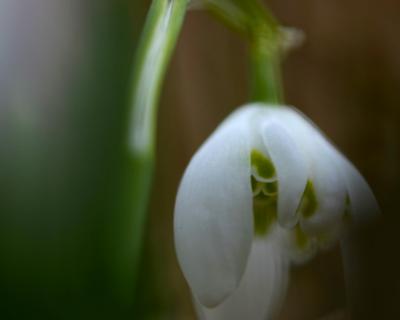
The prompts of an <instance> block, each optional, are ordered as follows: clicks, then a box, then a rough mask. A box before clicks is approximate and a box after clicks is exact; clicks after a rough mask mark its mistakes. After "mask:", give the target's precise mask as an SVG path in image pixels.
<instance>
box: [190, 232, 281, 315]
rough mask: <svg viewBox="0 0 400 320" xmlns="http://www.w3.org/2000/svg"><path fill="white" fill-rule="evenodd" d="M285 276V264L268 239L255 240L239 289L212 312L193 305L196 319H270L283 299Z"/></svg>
mask: <svg viewBox="0 0 400 320" xmlns="http://www.w3.org/2000/svg"><path fill="white" fill-rule="evenodd" d="M288 276H289V272H288V261H287V260H286V258H285V257H284V256H283V255H282V253H281V250H280V249H279V246H276V245H275V243H273V240H272V239H270V238H268V239H256V240H254V242H253V245H252V249H251V253H250V257H249V261H248V265H247V267H246V272H245V274H244V276H243V279H242V282H241V283H240V286H239V288H238V289H237V290H236V291H234V292H233V294H232V295H231V296H230V297H229V298H228V299H227V300H225V301H224V302H223V303H222V304H221V305H218V306H217V307H215V308H213V309H208V308H206V307H202V306H201V305H199V304H197V306H196V307H197V311H198V313H199V316H200V319H202V320H243V319H251V320H265V319H271V318H272V317H274V316H276V313H277V312H278V311H279V309H280V306H281V304H282V302H283V298H284V297H285V293H286V289H287V283H288Z"/></svg>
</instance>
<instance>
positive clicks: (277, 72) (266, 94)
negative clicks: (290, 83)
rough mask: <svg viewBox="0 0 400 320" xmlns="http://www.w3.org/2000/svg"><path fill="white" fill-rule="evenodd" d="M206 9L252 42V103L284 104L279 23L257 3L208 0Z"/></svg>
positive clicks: (250, 59) (250, 68) (237, 0)
mask: <svg viewBox="0 0 400 320" xmlns="http://www.w3.org/2000/svg"><path fill="white" fill-rule="evenodd" d="M205 8H206V9H208V10H209V11H210V12H211V13H212V14H213V15H215V16H216V17H217V18H218V19H220V20H221V21H222V22H224V23H225V24H226V25H228V26H229V27H231V28H232V29H233V30H235V31H237V32H239V33H240V34H241V35H243V36H244V37H245V38H246V39H247V40H248V41H249V71H250V100H252V101H256V102H265V103H268V104H275V105H279V104H281V103H282V101H283V86H282V76H281V56H282V52H281V43H280V42H281V34H280V29H279V23H278V22H277V21H276V19H275V18H274V17H273V16H272V14H271V13H270V12H269V11H268V10H267V8H265V6H264V5H263V4H262V3H260V2H259V1H257V0H250V1H242V0H218V1H214V0H208V1H206V2H205Z"/></svg>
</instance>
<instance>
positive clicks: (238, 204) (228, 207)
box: [174, 109, 253, 306]
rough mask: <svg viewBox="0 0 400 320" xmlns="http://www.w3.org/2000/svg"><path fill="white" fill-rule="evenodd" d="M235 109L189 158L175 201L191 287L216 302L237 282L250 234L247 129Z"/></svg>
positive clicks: (176, 225) (179, 245)
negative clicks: (190, 158)
mask: <svg viewBox="0 0 400 320" xmlns="http://www.w3.org/2000/svg"><path fill="white" fill-rule="evenodd" d="M244 110H245V109H242V110H239V111H238V112H236V113H235V114H234V115H233V116H231V117H230V118H228V119H227V120H226V121H225V123H224V124H223V125H222V126H221V127H220V128H218V129H217V130H216V132H215V133H214V134H213V135H212V136H211V137H210V138H209V139H208V140H207V141H206V142H205V144H204V145H203V146H202V147H201V148H200V150H199V151H198V152H197V153H196V154H195V155H194V157H193V158H192V160H191V162H190V164H189V166H188V168H187V169H186V172H185V174H184V176H183V179H182V182H181V185H180V187H179V191H178V195H177V199H176V205H175V221H174V228H175V246H176V252H177V255H178V260H179V262H180V265H181V268H182V270H183V273H184V276H185V278H186V280H187V281H188V283H189V285H190V287H191V289H192V291H193V292H194V294H195V296H196V297H197V298H198V300H199V301H200V302H201V303H202V304H203V305H206V306H215V305H217V304H219V303H220V302H221V301H222V300H223V299H225V298H226V297H227V296H228V295H229V294H230V293H231V292H232V291H233V290H235V289H236V287H237V286H238V284H239V281H240V279H241V277H242V275H243V272H244V270H245V267H246V262H247V257H248V254H249V252H250V247H251V241H252V236H253V220H252V213H251V212H252V191H251V187H250V159H249V148H248V143H247V141H248V135H249V134H250V133H249V131H248V130H247V129H246V125H245V124H246V119H245V118H246V111H244Z"/></svg>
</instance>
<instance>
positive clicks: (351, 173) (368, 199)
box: [338, 154, 380, 224]
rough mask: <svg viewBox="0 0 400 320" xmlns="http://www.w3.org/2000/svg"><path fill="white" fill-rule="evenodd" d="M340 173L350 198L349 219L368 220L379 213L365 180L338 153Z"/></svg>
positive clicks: (363, 221)
mask: <svg viewBox="0 0 400 320" xmlns="http://www.w3.org/2000/svg"><path fill="white" fill-rule="evenodd" d="M338 161H339V163H340V164H341V174H342V178H343V179H344V181H345V183H346V186H347V192H348V195H349V198H350V214H351V219H352V220H353V221H354V222H355V223H356V224H359V223H365V222H370V221H371V220H372V219H374V218H376V216H377V215H378V214H379V212H380V209H379V205H378V203H377V201H376V199H375V196H374V194H373V193H372V190H371V188H370V187H369V185H368V183H367V181H365V179H364V178H363V176H362V175H361V174H360V173H359V172H358V170H357V169H356V168H355V167H354V166H353V165H352V164H351V163H350V162H349V161H348V160H347V159H346V158H345V157H344V156H342V155H341V154H338Z"/></svg>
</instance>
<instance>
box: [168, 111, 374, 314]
mask: <svg viewBox="0 0 400 320" xmlns="http://www.w3.org/2000/svg"><path fill="white" fill-rule="evenodd" d="M377 211H378V206H377V203H376V201H375V198H374V196H373V194H372V192H371V190H370V188H369V186H368V184H367V183H366V181H365V180H364V178H363V177H362V176H361V175H360V173H359V172H358V171H357V169H356V168H355V167H354V166H353V165H352V164H351V163H350V162H349V161H348V160H347V159H346V158H345V157H344V156H343V155H342V154H341V153H340V152H339V151H338V150H337V149H336V148H335V147H334V146H333V145H332V144H331V143H330V142H329V141H328V140H327V138H326V137H325V136H324V135H323V134H322V133H321V132H320V131H319V130H318V129H317V128H316V126H315V125H314V124H313V123H312V122H311V121H310V120H309V119H307V118H306V117H305V116H304V115H302V114H301V113H300V112H299V111H297V110H296V109H294V108H291V107H287V106H279V107H276V106H269V105H264V104H251V105H247V106H245V107H242V108H240V109H238V110H237V111H235V112H234V113H233V114H232V115H230V116H229V117H228V118H227V119H226V120H225V121H224V122H223V123H222V124H221V125H220V126H219V127H218V128H217V129H216V131H215V132H214V133H213V134H212V135H211V136H210V137H209V138H208V140H207V141H206V142H205V143H204V144H203V145H202V146H201V148H200V149H199V150H198V151H197V153H196V154H195V155H194V156H193V158H192V160H191V161H190V164H189V166H188V167H187V169H186V172H185V174H184V176H183V178H182V181H181V184H180V187H179V190H178V194H177V199H176V205H175V220H174V228H175V245H176V252H177V256H178V260H179V263H180V265H181V268H182V270H183V273H184V276H185V278H186V280H187V281H188V283H189V286H190V288H191V290H192V292H193V295H194V300H195V305H196V307H197V310H198V313H199V315H200V318H203V319H207V320H209V319H252V320H258V319H260V320H261V319H270V318H271V317H273V316H274V314H276V312H277V311H278V310H279V306H280V304H281V302H282V300H283V297H284V296H285V291H286V286H287V282H288V268H289V266H290V264H291V263H296V262H302V261H305V260H307V259H309V258H310V257H312V256H313V255H314V254H315V252H316V251H317V250H318V249H319V248H326V247H329V246H330V245H331V244H333V243H334V242H335V240H336V239H337V238H338V237H339V235H340V232H341V230H342V229H343V227H344V226H346V225H347V224H349V223H350V222H352V223H360V222H362V221H367V220H369V219H370V218H371V217H373V216H374V215H375V213H376V212H377Z"/></svg>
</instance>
